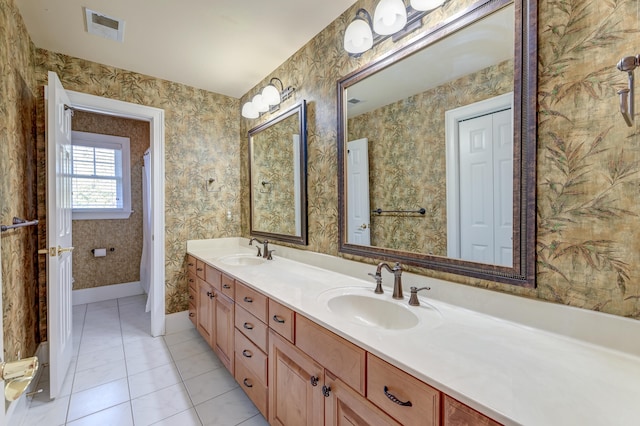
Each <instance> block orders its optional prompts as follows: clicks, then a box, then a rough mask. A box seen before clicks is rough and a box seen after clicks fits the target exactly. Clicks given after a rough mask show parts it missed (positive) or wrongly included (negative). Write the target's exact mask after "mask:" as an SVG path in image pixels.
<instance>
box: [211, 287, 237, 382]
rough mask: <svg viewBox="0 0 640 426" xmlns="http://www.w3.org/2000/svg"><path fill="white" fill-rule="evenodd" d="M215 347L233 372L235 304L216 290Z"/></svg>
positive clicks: (219, 356)
mask: <svg viewBox="0 0 640 426" xmlns="http://www.w3.org/2000/svg"><path fill="white" fill-rule="evenodd" d="M215 299H216V300H215V314H214V317H215V318H214V321H213V322H214V328H215V331H214V342H215V343H214V344H213V345H212V346H213V349H214V351H215V352H216V354H217V355H218V358H220V361H222V363H223V364H224V366H225V367H227V370H229V371H230V372H231V374H233V367H234V362H235V360H234V356H233V341H234V326H233V323H234V317H233V312H234V306H233V300H231V299H229V298H228V297H226V296H224V295H223V294H222V293H219V292H217V291H216V297H215Z"/></svg>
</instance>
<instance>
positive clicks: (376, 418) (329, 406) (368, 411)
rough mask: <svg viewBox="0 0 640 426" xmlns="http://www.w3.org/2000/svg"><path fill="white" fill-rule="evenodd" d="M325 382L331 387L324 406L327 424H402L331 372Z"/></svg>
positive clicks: (326, 373) (364, 425) (336, 425)
mask: <svg viewBox="0 0 640 426" xmlns="http://www.w3.org/2000/svg"><path fill="white" fill-rule="evenodd" d="M325 382H326V384H325V386H327V387H328V388H329V389H328V395H329V396H328V397H327V399H326V400H325V406H324V410H325V417H324V419H325V420H324V422H325V423H324V424H325V426H369V425H389V426H400V423H398V422H396V421H395V420H393V419H392V418H391V417H389V416H388V415H387V414H385V413H384V412H383V411H382V410H380V409H379V408H378V407H376V406H375V405H373V404H372V403H371V402H369V401H367V400H366V399H365V398H364V397H363V396H362V395H360V394H358V393H357V392H355V391H354V390H352V389H351V388H350V387H349V386H347V385H346V384H345V383H344V382H343V381H342V380H340V379H337V378H335V377H333V376H332V375H331V374H330V373H329V372H325Z"/></svg>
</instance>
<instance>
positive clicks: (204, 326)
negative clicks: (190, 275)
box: [196, 278, 215, 345]
mask: <svg viewBox="0 0 640 426" xmlns="http://www.w3.org/2000/svg"><path fill="white" fill-rule="evenodd" d="M196 282H197V288H198V296H197V305H196V306H197V312H196V322H197V326H196V328H197V329H198V332H200V335H201V336H202V337H203V338H204V339H205V340H206V341H207V343H209V345H211V341H212V338H213V312H214V310H215V301H214V299H215V295H214V291H215V290H214V288H213V286H212V285H211V284H209V283H208V282H206V281H205V280H203V279H201V278H196Z"/></svg>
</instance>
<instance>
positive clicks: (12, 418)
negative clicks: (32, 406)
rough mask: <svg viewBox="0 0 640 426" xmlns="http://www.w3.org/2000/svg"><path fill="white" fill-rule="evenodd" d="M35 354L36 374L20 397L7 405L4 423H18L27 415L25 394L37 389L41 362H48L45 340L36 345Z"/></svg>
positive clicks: (40, 374) (27, 403) (27, 404)
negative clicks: (37, 364)
mask: <svg viewBox="0 0 640 426" xmlns="http://www.w3.org/2000/svg"><path fill="white" fill-rule="evenodd" d="M35 356H37V357H38V363H39V367H38V371H36V375H35V376H34V378H33V380H32V381H31V383H30V384H29V386H28V387H27V390H26V391H25V392H24V393H23V394H22V395H21V396H20V398H18V399H16V400H15V401H12V402H11V403H10V404H9V406H8V407H7V412H6V414H5V424H6V425H20V424H22V423H23V421H24V418H25V417H26V415H27V411H28V410H29V400H28V397H27V394H28V393H30V392H33V391H34V390H36V389H37V386H38V383H39V382H40V378H41V376H42V374H43V373H42V372H43V370H44V367H43V364H47V363H49V345H48V343H47V342H42V343H40V344H39V345H38V348H37V349H36V353H35ZM3 399H4V398H3Z"/></svg>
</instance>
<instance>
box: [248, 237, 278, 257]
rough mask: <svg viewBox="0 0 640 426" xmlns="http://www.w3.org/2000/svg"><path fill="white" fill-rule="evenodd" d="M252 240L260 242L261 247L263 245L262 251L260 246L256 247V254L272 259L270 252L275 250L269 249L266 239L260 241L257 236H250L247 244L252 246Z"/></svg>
mask: <svg viewBox="0 0 640 426" xmlns="http://www.w3.org/2000/svg"><path fill="white" fill-rule="evenodd" d="M254 241H257V242H258V243H260V244H262V247H263V248H262V251H260V247H258V254H257V256H262V257H263V258H264V259H267V260H272V259H273V257H272V256H271V253H273V252H274V251H275V250H271V251H269V241H268V240H264V241H260V240H259V239H257V238H251V239H250V240H249V245H250V246H252V245H253V242H254Z"/></svg>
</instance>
